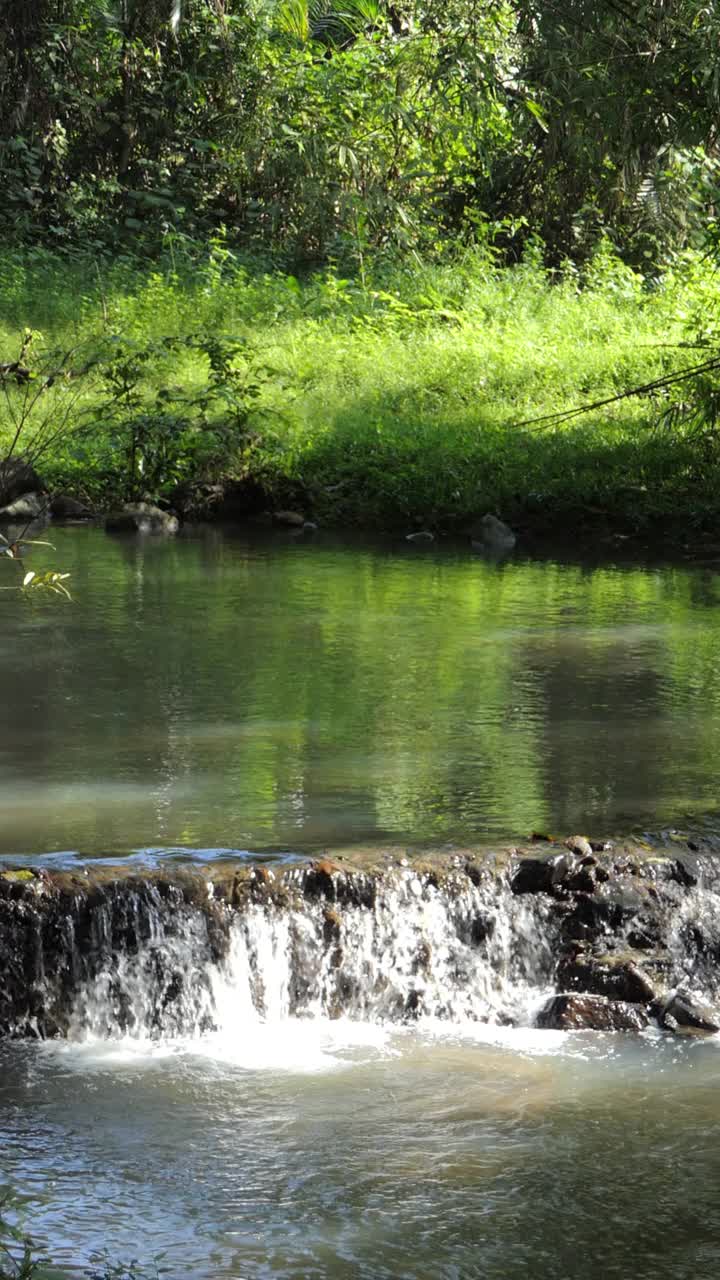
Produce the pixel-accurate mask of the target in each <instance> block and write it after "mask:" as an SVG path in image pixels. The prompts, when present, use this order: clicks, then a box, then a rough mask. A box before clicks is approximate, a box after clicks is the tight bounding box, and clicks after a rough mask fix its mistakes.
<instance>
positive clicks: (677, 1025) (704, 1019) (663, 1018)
mask: <svg viewBox="0 0 720 1280" xmlns="http://www.w3.org/2000/svg"><path fill="white" fill-rule="evenodd" d="M654 1013H655V1016H656V1017H657V1020H658V1022H659V1023H660V1026H661V1027H665V1029H666V1030H668V1031H672V1032H674V1034H675V1035H677V1036H714V1035H716V1034H717V1032H718V1031H720V1021H718V1015H717V1014H716V1013H715V1011H714V1010H712V1009H709V1008H708V1007H707V1005H703V1004H701V1003H700V1002H699V1001H697V1000H695V999H694V998H693V997H692V996H689V995H686V994H685V993H684V992H682V991H675V992H673V994H672V995H671V996H670V997H669V999H666V1000H665V1001H664V1002H662V1003H661V1002H658V1003H657V1005H656V1006H655V1009H654Z"/></svg>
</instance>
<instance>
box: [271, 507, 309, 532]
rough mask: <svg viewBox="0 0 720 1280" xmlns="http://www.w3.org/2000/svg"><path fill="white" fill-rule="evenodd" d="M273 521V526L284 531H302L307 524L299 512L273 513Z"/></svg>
mask: <svg viewBox="0 0 720 1280" xmlns="http://www.w3.org/2000/svg"><path fill="white" fill-rule="evenodd" d="M272 519H273V524H277V525H280V526H281V527H282V528H284V529H302V528H303V526H304V524H305V517H304V516H302V515H300V512H299V511H273V516H272Z"/></svg>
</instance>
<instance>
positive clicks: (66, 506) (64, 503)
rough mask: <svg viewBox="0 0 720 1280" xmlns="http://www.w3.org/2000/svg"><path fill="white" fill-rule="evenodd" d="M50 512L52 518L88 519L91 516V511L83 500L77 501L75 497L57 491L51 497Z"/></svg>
mask: <svg viewBox="0 0 720 1280" xmlns="http://www.w3.org/2000/svg"><path fill="white" fill-rule="evenodd" d="M50 514H51V515H52V517H53V519H54V520H89V519H90V518H91V517H92V511H91V510H90V508H89V507H86V506H85V503H84V502H78V500H77V498H70V497H68V496H67V495H66V494H64V493H58V494H56V495H55V497H54V498H53V499H52V501H51V503H50Z"/></svg>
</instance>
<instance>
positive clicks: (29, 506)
mask: <svg viewBox="0 0 720 1280" xmlns="http://www.w3.org/2000/svg"><path fill="white" fill-rule="evenodd" d="M47 510H48V502H47V499H46V498H43V497H42V496H41V495H40V494H39V493H22V494H20V496H19V497H17V498H14V499H13V501H12V502H8V503H6V505H5V506H4V507H0V520H2V521H7V522H10V523H12V522H15V523H18V522H21V521H23V520H38V519H40V517H41V516H44V515H47Z"/></svg>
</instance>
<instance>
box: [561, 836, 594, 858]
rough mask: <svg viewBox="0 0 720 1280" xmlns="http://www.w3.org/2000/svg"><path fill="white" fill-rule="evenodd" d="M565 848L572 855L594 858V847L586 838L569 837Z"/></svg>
mask: <svg viewBox="0 0 720 1280" xmlns="http://www.w3.org/2000/svg"><path fill="white" fill-rule="evenodd" d="M565 848H566V849H569V850H570V852H571V853H576V854H577V855H578V857H579V858H590V857H592V852H593V847H592V845H591V844H590V841H589V840H588V839H586V837H585V836H568V838H567V840H566V841H565Z"/></svg>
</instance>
